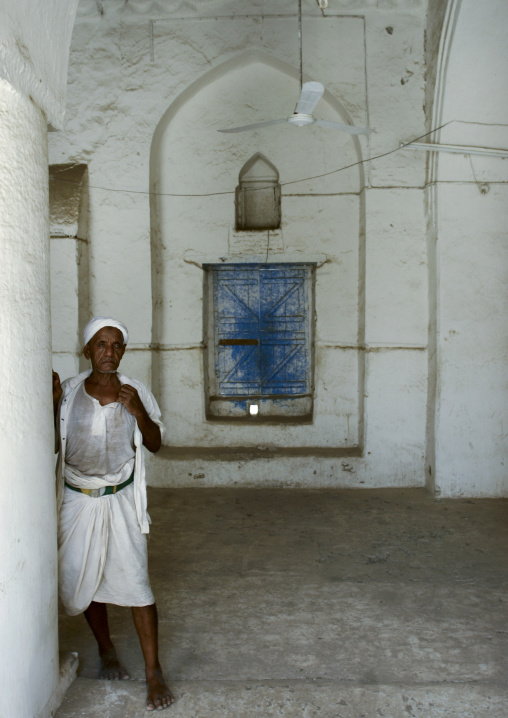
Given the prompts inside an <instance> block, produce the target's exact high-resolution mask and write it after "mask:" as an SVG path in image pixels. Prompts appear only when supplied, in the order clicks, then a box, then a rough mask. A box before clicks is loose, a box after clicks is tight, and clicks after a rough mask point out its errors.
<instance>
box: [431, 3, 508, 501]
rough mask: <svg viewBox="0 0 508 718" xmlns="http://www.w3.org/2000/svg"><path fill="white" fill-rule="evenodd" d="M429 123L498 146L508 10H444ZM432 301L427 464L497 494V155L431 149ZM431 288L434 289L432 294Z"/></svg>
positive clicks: (504, 282) (507, 385) (500, 355)
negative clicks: (431, 440) (431, 456)
mask: <svg viewBox="0 0 508 718" xmlns="http://www.w3.org/2000/svg"><path fill="white" fill-rule="evenodd" d="M448 19H449V30H448V34H449V36H450V37H449V38H448V42H443V43H442V55H441V56H440V58H439V60H440V64H439V67H440V69H441V73H442V74H441V76H440V77H439V75H438V86H437V100H438V104H437V107H436V113H435V122H436V124H443V123H446V122H450V121H451V122H450V124H449V125H447V126H446V127H445V128H444V129H443V130H441V133H440V138H439V139H440V141H441V142H449V143H452V144H460V145H475V146H480V147H494V148H495V147H498V148H505V149H506V148H508V101H507V99H506V94H505V93H500V92H499V87H500V83H502V81H503V79H502V78H504V77H506V74H507V73H508V55H507V53H506V45H505V38H506V33H507V31H508V6H507V5H506V3H504V2H502V0H499V1H495V2H492V3H489V4H488V5H483V4H482V5H481V6H479V5H478V4H477V3H474V2H470V1H469V0H462V2H461V3H459V2H455V3H452V4H451V7H450V12H449V18H448ZM431 170H432V174H431V177H430V179H431V181H436V185H435V187H434V189H433V195H432V197H431V199H432V203H431V209H432V212H433V217H434V227H433V230H432V231H433V233H434V236H435V239H436V241H435V247H434V248H431V253H435V260H434V262H433V267H432V270H431V273H430V283H431V291H434V292H435V294H436V308H435V317H434V318H433V324H434V327H435V339H434V340H433V343H434V342H435V344H434V346H435V349H436V365H435V381H436V387H435V389H436V390H435V405H434V422H435V423H434V431H435V460H434V462H432V461H431V462H430V469H431V471H432V475H433V478H434V480H435V488H436V490H437V492H438V493H441V494H442V495H446V496H449V495H451V496H457V495H459V496H460V495H466V496H467V495H473V496H505V495H506V494H507V493H508V470H507V467H508V451H507V448H506V447H507V442H506V436H507V433H506V432H507V429H506V427H507V426H508V408H507V407H508V382H507V376H506V347H507V346H508V329H507V324H506V306H507V302H508V253H507V243H506V227H507V223H508V211H507V208H508V196H507V189H506V187H507V184H506V180H507V174H506V159H498V158H492V157H483V156H477V155H471V156H469V155H460V154H444V153H440V154H439V156H438V157H436V158H435V159H434V163H433V164H432V166H431ZM432 285H434V286H432Z"/></svg>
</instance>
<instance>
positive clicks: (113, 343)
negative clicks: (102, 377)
mask: <svg viewBox="0 0 508 718" xmlns="http://www.w3.org/2000/svg"><path fill="white" fill-rule="evenodd" d="M124 352H125V344H124V343H123V334H122V332H121V331H120V330H119V329H116V327H103V328H102V329H99V331H98V332H97V333H96V334H94V335H93V337H92V338H91V339H90V341H89V342H88V344H86V345H85V347H84V349H83V354H84V355H85V357H86V358H87V359H90V361H91V362H92V369H93V370H94V371H98V372H100V373H101V374H114V373H115V372H116V370H117V369H118V366H119V364H120V361H121V359H122V357H123V355H124Z"/></svg>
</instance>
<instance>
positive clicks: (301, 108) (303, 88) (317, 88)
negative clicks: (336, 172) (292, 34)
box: [218, 0, 372, 135]
mask: <svg viewBox="0 0 508 718" xmlns="http://www.w3.org/2000/svg"><path fill="white" fill-rule="evenodd" d="M320 7H321V5H320ZM298 39H299V45H300V97H299V99H298V102H297V103H296V107H295V111H294V112H293V114H292V115H290V116H289V117H283V118H281V119H279V120H266V121H265V122H254V123H253V124H251V125H242V126H241V127H231V128H229V129H227V130H218V131H219V132H245V131H246V130H257V129H260V128H261V127H269V126H270V125H280V124H282V123H284V122H289V124H290V125H293V126H295V127H305V125H318V126H319V127H327V128H329V129H332V130H342V131H343V132H348V133H349V134H350V135H368V134H369V133H370V132H372V130H371V129H369V128H368V127H355V126H354V125H346V124H343V123H342V122H333V121H330V120H319V119H315V118H314V117H313V116H312V113H313V111H314V109H315V108H316V106H317V104H318V102H319V100H320V99H321V97H322V96H323V92H324V91H325V88H324V87H323V85H322V84H321V83H320V82H305V83H304V84H302V77H303V63H302V0H298Z"/></svg>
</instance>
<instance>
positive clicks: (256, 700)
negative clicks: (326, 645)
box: [55, 678, 508, 718]
mask: <svg viewBox="0 0 508 718" xmlns="http://www.w3.org/2000/svg"><path fill="white" fill-rule="evenodd" d="M171 687H172V690H173V693H174V694H175V697H176V701H175V703H174V704H173V706H171V708H169V709H168V710H169V711H170V712H169V713H168V716H171V717H172V718H261V717H264V716H269V717H270V718H300V717H302V718H361V717H362V716H364V717H365V718H378V717H379V718H382V717H383V716H384V717H385V718H411V717H413V718H440V717H441V716H443V717H445V716H446V718H483V717H484V716H489V718H506V716H507V709H506V706H507V705H508V687H507V686H506V685H502V684H494V683H438V684H436V683H434V684H419V685H402V684H401V685H375V684H372V685H358V684H353V685H352V684H351V683H350V682H344V683H341V682H333V683H332V682H328V681H304V680H300V681H264V682H259V681H252V682H250V681H245V682H225V681H220V682H208V681H177V682H173V683H172V684H171ZM144 706H145V685H144V682H142V681H133V680H131V681H102V680H94V679H90V678H77V679H76V680H75V681H74V683H73V684H72V686H71V687H70V689H69V690H68V691H67V694H66V696H65V699H64V702H63V704H62V706H61V707H60V709H59V710H58V711H57V713H56V716H55V718H81V717H83V718H140V717H141V716H146V715H147V711H146V709H145V708H144Z"/></svg>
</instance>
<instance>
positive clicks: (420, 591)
mask: <svg viewBox="0 0 508 718" xmlns="http://www.w3.org/2000/svg"><path fill="white" fill-rule="evenodd" d="M149 508H150V513H151V516H152V519H153V524H152V531H151V540H150V543H149V551H150V562H151V563H150V574H151V579H152V585H153V589H154V593H155V596H156V600H157V604H158V607H159V616H160V638H161V651H160V653H161V662H162V665H163V668H164V670H165V673H166V676H167V678H168V682H169V684H170V685H171V687H172V689H173V692H174V693H175V696H176V702H175V704H174V705H173V706H172V707H171V708H170V709H169V710H168V714H169V713H170V714H171V715H173V716H174V718H177V717H178V718H184V717H185V718H215V717H217V718H219V716H220V717H221V718H233V717H234V718H251V717H252V718H254V717H255V718H259V717H260V716H274V717H280V716H284V717H286V716H287V717H289V716H291V718H297V717H300V716H302V717H305V718H317V717H318V716H319V717H320V718H359V717H360V716H366V717H368V718H370V717H371V716H373V717H374V718H377V717H378V716H385V717H388V716H392V717H394V718H399V717H401V718H402V717H403V718H408V716H418V717H422V716H425V717H428V716H431V717H432V718H433V717H434V716H436V717H437V716H458V717H460V718H469V717H470V716H471V717H474V718H483V717H484V716H489V718H497V717H499V718H502V717H503V718H506V716H508V690H507V662H508V659H507V651H506V646H507V639H508V611H507V600H508V598H507V596H506V592H505V588H506V585H507V583H508V561H507V558H506V557H507V551H506V550H507V546H508V541H507V538H508V522H507V518H508V501H506V500H476V499H475V500H457V501H441V502H436V501H434V500H433V499H432V498H430V496H429V495H428V494H427V493H425V492H424V491H423V490H383V491H301V490H278V489H272V490H269V489H268V490H267V489H263V490H254V489H250V490H242V489H188V490H187V489H177V490H169V489H150V491H149ZM110 616H111V627H112V634H113V640H114V641H115V643H116V645H117V649H118V652H119V654H120V657H121V658H122V660H123V661H124V663H125V664H126V666H127V668H128V669H129V670H130V672H131V678H132V680H131V681H129V682H121V683H118V682H117V683H108V682H105V681H98V680H96V675H97V665H98V662H97V656H96V652H95V651H96V649H95V646H94V643H93V639H92V638H91V635H89V633H88V628H87V627H86V625H85V621H84V619H83V618H82V617H81V616H79V617H77V618H69V617H66V616H64V615H62V616H61V622H60V647H61V650H63V651H71V650H72V651H78V653H79V657H80V668H79V671H78V676H79V677H78V678H77V680H76V681H75V682H74V683H73V685H72V686H71V688H70V689H69V691H68V692H67V694H66V697H65V699H64V703H63V704H62V706H61V708H60V709H59V711H58V712H57V714H56V715H57V718H75V717H77V716H86V717H87V718H94V717H95V716H101V718H131V717H132V718H134V717H135V716H136V717H139V716H143V715H146V711H145V710H144V684H143V660H142V656H141V651H140V649H139V645H138V642H137V638H136V634H135V631H134V628H133V626H132V621H131V619H130V612H129V610H128V609H122V608H115V607H112V609H111V613H110Z"/></svg>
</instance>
